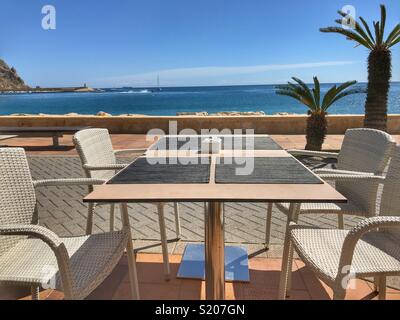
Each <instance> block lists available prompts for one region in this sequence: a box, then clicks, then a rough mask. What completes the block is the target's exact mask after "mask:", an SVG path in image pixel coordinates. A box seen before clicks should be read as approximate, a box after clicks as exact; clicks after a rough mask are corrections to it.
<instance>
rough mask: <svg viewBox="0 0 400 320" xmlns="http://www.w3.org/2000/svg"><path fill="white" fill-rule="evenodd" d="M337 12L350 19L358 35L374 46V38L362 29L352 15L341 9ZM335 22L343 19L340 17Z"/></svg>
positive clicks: (340, 22) (340, 21)
mask: <svg viewBox="0 0 400 320" xmlns="http://www.w3.org/2000/svg"><path fill="white" fill-rule="evenodd" d="M338 13H339V14H340V15H341V16H342V17H343V18H348V19H350V21H351V23H352V24H354V30H356V31H357V32H358V34H359V35H360V37H362V38H363V39H364V40H365V41H366V42H368V44H369V45H370V47H373V46H374V41H375V40H374V38H373V37H371V36H370V35H369V33H367V32H366V31H364V29H363V27H362V26H361V25H360V24H359V23H358V22H357V21H356V20H355V19H354V18H353V17H352V16H349V15H348V14H347V13H345V12H343V11H338ZM335 22H336V23H338V24H342V23H343V21H342V20H341V19H338V20H335Z"/></svg>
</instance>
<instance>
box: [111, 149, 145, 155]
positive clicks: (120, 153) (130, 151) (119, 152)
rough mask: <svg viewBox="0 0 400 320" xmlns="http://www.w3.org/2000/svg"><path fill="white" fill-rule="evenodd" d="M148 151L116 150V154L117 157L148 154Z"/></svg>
mask: <svg viewBox="0 0 400 320" xmlns="http://www.w3.org/2000/svg"><path fill="white" fill-rule="evenodd" d="M146 151H147V149H124V150H115V151H114V154H115V155H122V154H130V153H136V154H144V153H146Z"/></svg>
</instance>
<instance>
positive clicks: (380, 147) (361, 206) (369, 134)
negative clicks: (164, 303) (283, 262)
mask: <svg viewBox="0 0 400 320" xmlns="http://www.w3.org/2000/svg"><path fill="white" fill-rule="evenodd" d="M395 145H396V143H395V141H394V139H393V137H392V136H390V135H389V134H387V133H386V132H382V131H379V130H374V129H350V130H347V132H346V135H345V138H344V140H343V146H342V149H341V151H340V153H338V154H336V153H327V152H314V151H304V150H303V151H301V150H289V152H290V153H292V154H294V155H300V154H302V155H310V156H318V157H336V158H337V159H338V165H337V170H336V169H319V170H315V171H314V172H315V173H318V174H333V175H339V174H340V175H351V176H359V175H363V176H368V175H375V174H376V175H380V174H382V173H383V172H384V170H385V168H386V167H387V164H388V161H389V159H390V156H391V153H392V150H393V148H394V146H395ZM335 186H336V189H337V190H338V191H339V192H340V193H342V194H343V195H344V196H345V197H346V198H347V199H348V200H349V202H348V203H347V204H335V203H309V204H301V206H300V208H298V207H296V210H297V211H298V214H336V215H337V216H338V225H339V229H344V218H343V216H344V215H357V216H363V217H372V216H374V215H375V214H376V200H377V196H376V195H377V191H378V186H379V183H375V184H374V183H370V182H369V181H367V180H359V179H353V180H352V179H346V180H345V181H343V180H342V181H339V180H338V181H336V184H335ZM275 205H276V207H277V208H278V209H279V210H280V211H281V212H282V213H284V214H285V215H286V216H289V215H290V209H291V207H290V204H288V203H276V204H275ZM272 209H273V204H272V203H271V204H268V210H267V222H266V235H265V243H266V247H269V244H270V238H271V236H270V235H271V221H272Z"/></svg>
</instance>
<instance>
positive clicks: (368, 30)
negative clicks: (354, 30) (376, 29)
mask: <svg viewBox="0 0 400 320" xmlns="http://www.w3.org/2000/svg"><path fill="white" fill-rule="evenodd" d="M360 21H361V23H362V24H363V25H364V28H365V30H366V31H367V33H368V35H369V37H370V38H371V40H372V43H375V42H376V40H375V38H374V36H373V35H372V32H371V29H370V28H369V25H368V23H367V22H366V21H365V20H364V18H363V17H360Z"/></svg>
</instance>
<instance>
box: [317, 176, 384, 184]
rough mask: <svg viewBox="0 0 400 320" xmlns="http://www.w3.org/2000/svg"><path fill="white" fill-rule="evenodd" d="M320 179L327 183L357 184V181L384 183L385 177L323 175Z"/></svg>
mask: <svg viewBox="0 0 400 320" xmlns="http://www.w3.org/2000/svg"><path fill="white" fill-rule="evenodd" d="M319 177H320V178H321V179H322V180H325V181H338V182H342V181H346V182H357V181H370V182H376V183H383V182H384V181H385V177H382V176H368V175H364V176H361V175H346V174H321V175H319Z"/></svg>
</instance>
